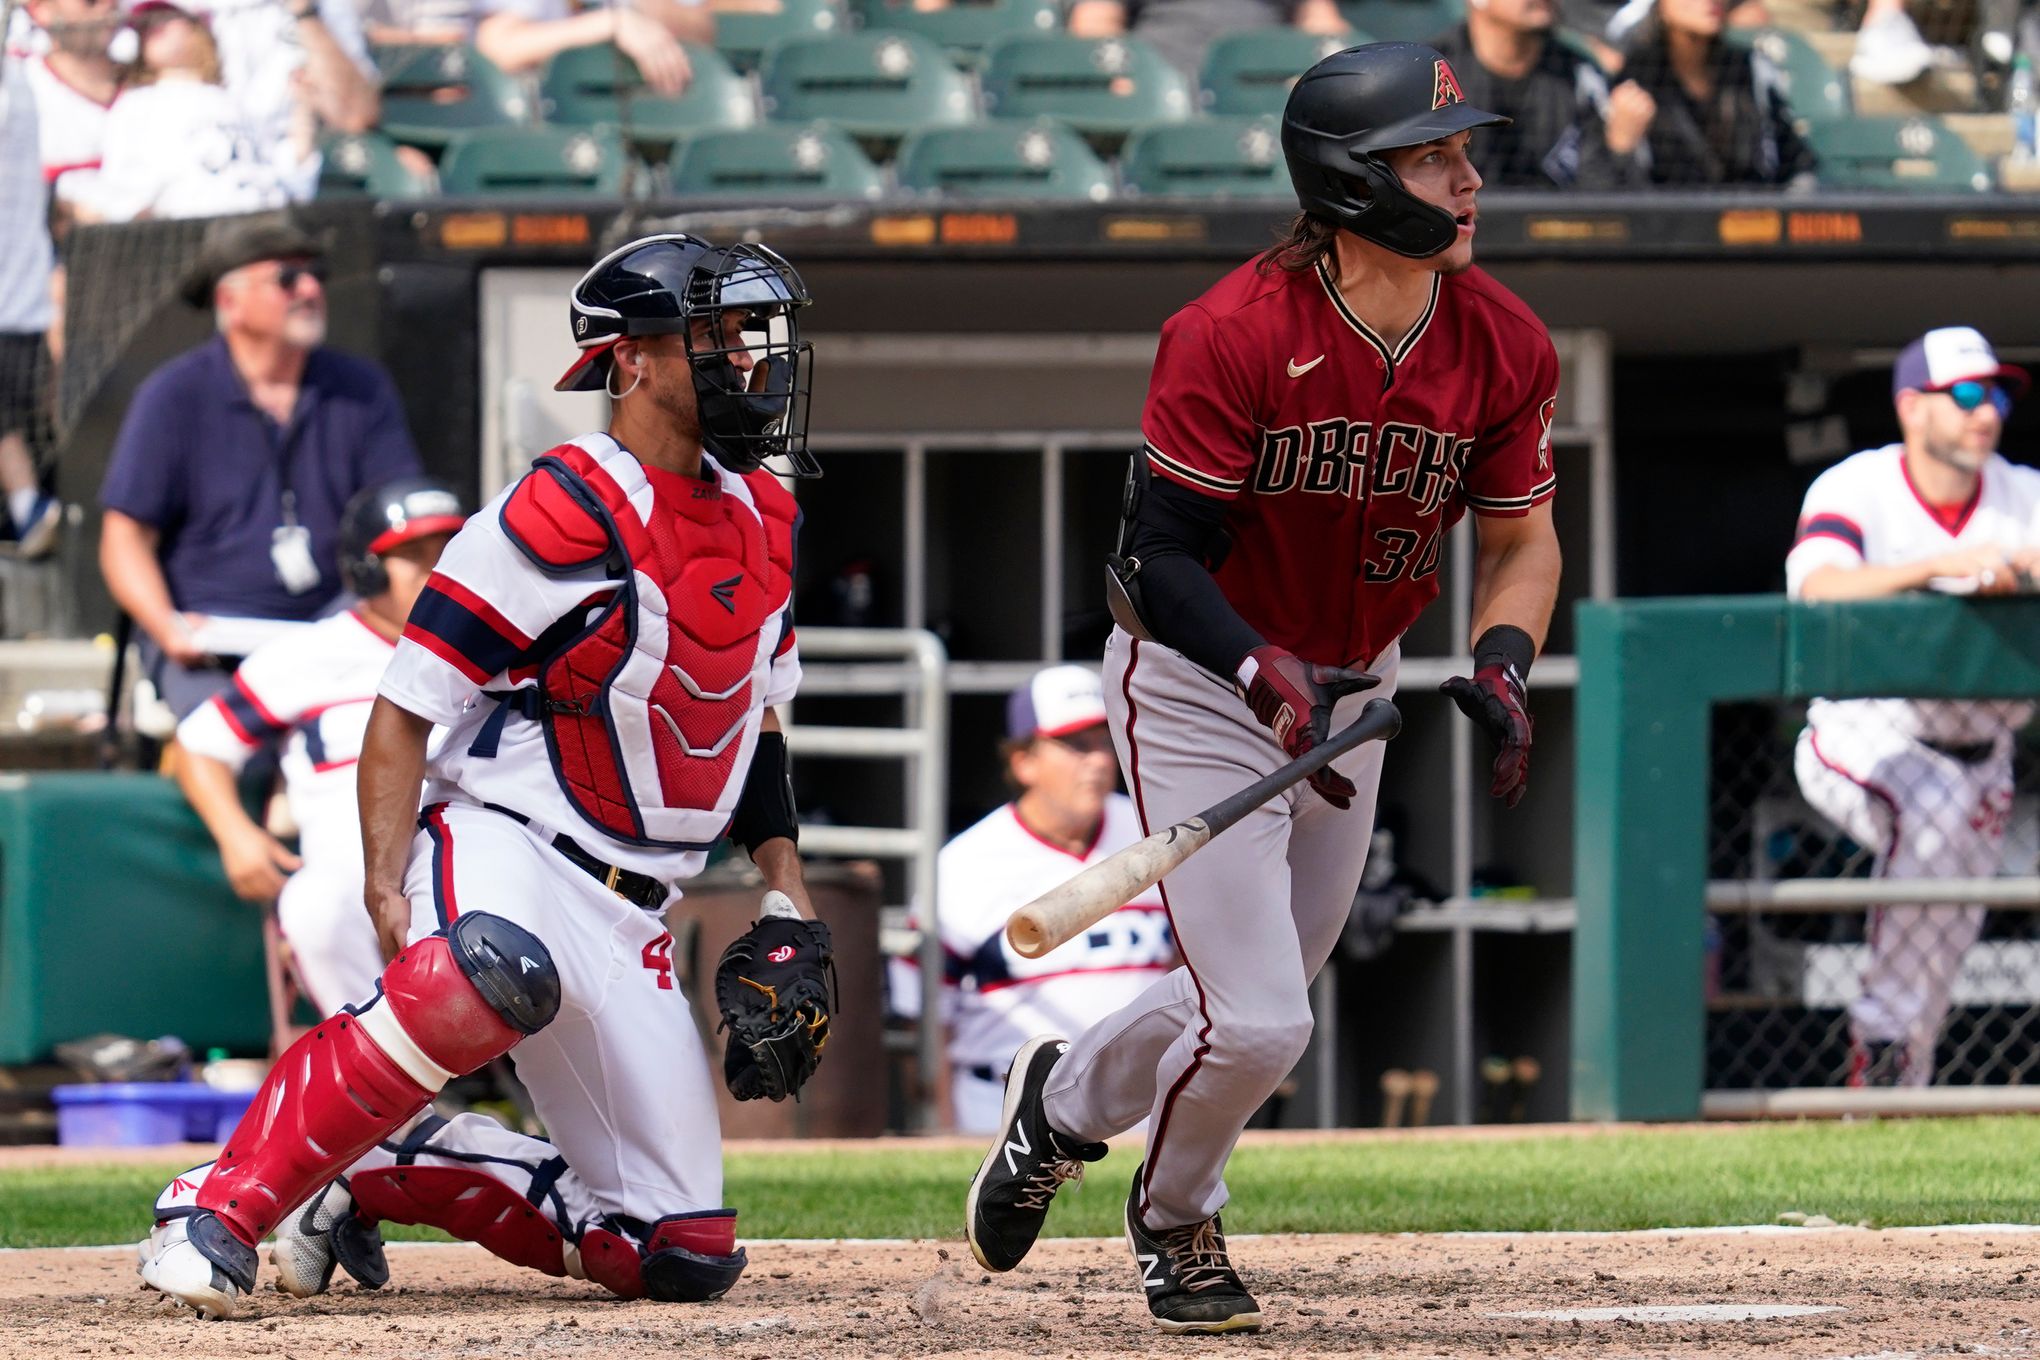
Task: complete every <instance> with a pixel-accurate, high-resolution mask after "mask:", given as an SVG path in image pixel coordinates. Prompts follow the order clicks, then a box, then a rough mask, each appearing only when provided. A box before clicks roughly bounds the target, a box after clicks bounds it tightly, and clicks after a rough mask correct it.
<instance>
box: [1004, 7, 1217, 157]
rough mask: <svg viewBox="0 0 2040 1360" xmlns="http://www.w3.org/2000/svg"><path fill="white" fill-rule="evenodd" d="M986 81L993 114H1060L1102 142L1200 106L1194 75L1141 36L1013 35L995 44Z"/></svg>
mask: <svg viewBox="0 0 2040 1360" xmlns="http://www.w3.org/2000/svg"><path fill="white" fill-rule="evenodd" d="M984 83H985V111H986V112H987V113H989V114H991V115H992V116H993V117H997V118H1059V119H1061V120H1062V121H1063V122H1065V123H1068V124H1069V125H1070V126H1071V127H1073V128H1075V129H1076V130H1077V131H1078V132H1081V133H1083V134H1084V136H1085V137H1086V138H1089V139H1090V140H1091V141H1092V143H1093V144H1094V145H1098V144H1101V143H1102V144H1105V145H1107V146H1110V145H1112V144H1115V143H1117V142H1119V141H1121V140H1123V139H1124V138H1125V137H1126V136H1127V134H1129V133H1131V132H1133V131H1134V130H1136V129H1138V128H1143V127H1148V126H1150V125H1152V124H1155V123H1180V122H1182V121H1183V120H1184V119H1186V118H1188V117H1189V116H1190V113H1191V109H1192V101H1191V98H1190V82H1188V81H1187V80H1185V79H1184V78H1183V76H1182V73H1181V72H1179V71H1177V70H1176V68H1175V67H1173V66H1171V65H1169V63H1168V62H1167V61H1165V60H1164V59H1163V57H1162V54H1161V53H1159V52H1157V51H1155V49H1154V48H1152V47H1150V46H1148V45H1147V44H1146V43H1144V42H1142V41H1140V40H1139V39H1138V38H1072V37H1069V36H1067V35H1065V34H1060V33H1055V34H1030V35H1028V36H1025V37H1018V38H1008V39H1006V40H1005V41H1004V42H1002V43H1000V44H999V45H998V46H997V47H994V48H993V49H992V51H991V54H990V57H989V59H988V60H987V63H986V67H985V75H984Z"/></svg>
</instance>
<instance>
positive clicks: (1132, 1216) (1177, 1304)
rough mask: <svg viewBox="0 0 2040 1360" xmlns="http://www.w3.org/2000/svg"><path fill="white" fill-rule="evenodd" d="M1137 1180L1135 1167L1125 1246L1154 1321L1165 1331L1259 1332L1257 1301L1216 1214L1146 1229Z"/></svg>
mask: <svg viewBox="0 0 2040 1360" xmlns="http://www.w3.org/2000/svg"><path fill="white" fill-rule="evenodd" d="M1140 1179H1141V1178H1140V1171H1139V1170H1138V1169H1136V1170H1135V1171H1134V1173H1133V1190H1132V1192H1131V1193H1130V1194H1128V1195H1127V1197H1126V1245H1127V1246H1128V1247H1129V1248H1130V1249H1131V1250H1132V1252H1133V1260H1134V1264H1136V1265H1138V1266H1139V1267H1140V1283H1141V1288H1142V1290H1143V1291H1144V1292H1145V1293H1146V1295H1147V1305H1148V1311H1149V1312H1150V1313H1153V1314H1154V1318H1155V1322H1156V1324H1157V1325H1158V1326H1160V1327H1161V1329H1162V1330H1163V1331H1165V1332H1190V1333H1207V1332H1257V1331H1259V1330H1260V1329H1261V1305H1260V1304H1258V1303H1256V1302H1254V1296H1253V1295H1252V1294H1249V1293H1248V1292H1247V1287H1246V1286H1245V1285H1243V1284H1241V1283H1240V1277H1239V1275H1238V1273H1237V1272H1235V1271H1234V1270H1233V1268H1232V1258H1231V1257H1230V1256H1229V1255H1227V1253H1226V1249H1225V1229H1224V1228H1223V1227H1222V1226H1220V1224H1219V1221H1218V1215H1217V1214H1213V1215H1212V1216H1211V1217H1210V1218H1206V1219H1201V1220H1199V1221H1198V1222H1196V1223H1186V1224H1184V1225H1183V1226H1182V1227H1180V1228H1162V1229H1159V1230H1157V1229H1151V1228H1149V1227H1148V1226H1147V1225H1146V1224H1145V1223H1143V1222H1141V1218H1140Z"/></svg>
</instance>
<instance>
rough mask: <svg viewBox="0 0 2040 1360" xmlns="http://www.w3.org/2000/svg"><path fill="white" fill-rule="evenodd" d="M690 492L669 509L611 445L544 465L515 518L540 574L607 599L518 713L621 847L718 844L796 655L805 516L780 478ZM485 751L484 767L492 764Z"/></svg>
mask: <svg viewBox="0 0 2040 1360" xmlns="http://www.w3.org/2000/svg"><path fill="white" fill-rule="evenodd" d="M711 471H712V472H713V473H714V479H713V480H701V481H688V482H686V483H684V484H682V486H683V488H684V495H685V499H682V500H679V501H678V503H675V500H674V499H673V498H672V497H670V496H669V497H667V498H666V499H664V500H657V499H655V497H654V494H653V488H652V484H651V482H650V481H649V480H648V479H647V477H646V475H645V469H644V468H643V466H642V465H640V464H639V463H638V461H637V459H635V458H633V457H632V456H631V455H630V454H629V453H628V452H626V451H624V450H623V449H622V448H621V447H620V446H618V445H617V444H616V443H615V441H614V440H611V439H609V438H608V437H607V436H604V435H589V436H585V437H583V438H581V439H579V440H576V441H574V442H573V443H569V444H562V445H560V446H559V447H558V448H556V449H554V450H552V451H551V452H550V453H548V454H546V455H545V456H544V457H542V458H540V459H539V460H538V461H537V462H536V463H535V464H534V465H533V467H532V470H531V471H530V472H529V473H527V474H526V475H525V478H524V480H523V481H522V482H521V483H519V484H518V487H517V489H516V490H515V491H514V492H512V493H511V495H510V498H509V499H508V500H507V501H505V502H504V505H503V511H502V524H503V528H504V531H505V532H506V533H507V534H508V535H509V537H510V540H511V542H513V543H515V544H516V545H517V547H518V548H519V549H520V550H521V551H522V552H523V553H524V554H525V556H526V557H528V558H529V559H530V560H531V561H532V562H533V563H534V564H535V565H536V566H537V567H538V568H539V569H540V570H541V571H543V572H545V573H547V574H548V575H553V576H569V575H574V574H580V573H588V572H591V571H595V570H597V569H599V570H600V571H601V573H602V575H603V576H604V577H606V578H608V579H609V580H613V581H620V582H621V584H620V586H619V587H618V588H617V589H615V590H614V591H609V590H608V589H607V588H606V587H605V588H604V589H603V590H602V591H600V592H597V593H596V594H594V595H593V596H591V598H590V599H589V601H588V602H587V603H586V604H585V605H584V606H583V607H581V608H577V609H575V610H573V611H571V612H570V613H569V614H568V615H567V617H565V618H563V619H561V620H560V622H559V623H557V624H555V625H554V626H553V628H551V629H549V630H548V631H547V632H546V633H545V634H544V635H543V636H541V637H540V638H539V639H538V640H537V641H536V642H535V643H534V644H533V645H532V648H531V651H530V652H529V653H527V655H526V657H525V658H524V659H522V660H521V661H520V663H519V665H517V666H515V667H513V668H512V669H511V672H510V674H511V678H512V679H513V680H517V681H522V680H524V679H525V678H527V677H529V678H531V679H533V680H535V681H536V685H535V686H526V685H523V684H520V685H519V687H518V688H516V689H514V690H511V691H510V692H509V693H508V694H503V695H498V696H497V698H498V699H499V702H500V703H501V704H502V708H500V709H499V710H498V714H497V716H496V717H495V718H492V719H491V721H490V723H489V724H487V725H485V727H484V729H483V733H482V736H481V737H479V738H478V739H477V741H476V744H475V747H474V748H471V754H476V755H485V754H493V752H494V745H495V738H494V735H493V734H494V732H500V730H501V722H500V719H501V718H502V717H506V716H507V715H508V713H510V712H518V713H522V714H524V715H525V716H527V717H533V718H536V719H537V720H538V721H539V722H540V723H541V724H542V725H543V726H544V729H545V740H546V750H547V752H548V754H549V755H550V756H551V758H552V765H553V771H554V773H555V774H556V775H557V776H558V778H559V781H560V787H561V788H562V789H563V790H564V791H565V792H566V795H567V798H568V800H569V801H570V802H572V803H573V805H574V807H575V809H576V810H578V811H579V812H580V813H581V815H582V816H584V817H586V818H587V819H588V820H589V821H590V822H592V823H594V824H595V825H596V826H598V827H601V828H602V829H603V830H604V831H606V832H607V833H608V834H609V835H611V836H613V837H615V838H616V839H617V840H620V841H625V842H628V843H631V844H635V845H645V846H652V847H657V848H660V849H688V850H700V849H706V848H708V847H709V846H711V845H713V844H714V843H715V842H716V841H717V840H719V839H721V837H722V835H723V832H724V831H725V829H726V828H727V827H728V825H729V820H730V816H731V814H732V812H733V811H734V810H735V807H736V802H737V796H738V794H739V793H740V792H741V791H742V789H743V784H744V773H745V771H746V770H748V769H749V767H750V763H751V755H752V752H753V751H754V750H755V749H756V747H757V742H758V731H759V727H760V725H761V723H762V722H763V720H764V696H765V689H766V680H767V675H768V672H769V670H770V668H771V665H772V660H773V658H774V657H775V656H776V655H778V654H779V653H781V652H783V651H784V650H785V649H786V648H787V647H789V646H791V645H792V641H793V638H792V631H793V619H792V613H791V610H790V609H789V608H788V606H789V604H790V597H791V593H792V572H793V540H794V533H795V529H796V528H797V526H798V522H799V508H798V506H797V505H796V503H795V502H794V499H793V497H792V496H791V495H789V494H787V492H786V491H785V490H784V489H783V488H782V487H780V485H779V484H778V483H777V482H776V481H774V480H773V479H772V477H771V475H770V474H768V473H763V472H754V473H751V474H749V475H748V476H744V477H738V476H736V475H734V474H732V473H729V472H724V471H721V470H720V469H711ZM484 743H486V744H487V746H488V748H489V749H488V750H486V751H485V750H483V749H482V747H483V745H484Z"/></svg>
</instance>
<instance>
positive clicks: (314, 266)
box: [276, 260, 326, 293]
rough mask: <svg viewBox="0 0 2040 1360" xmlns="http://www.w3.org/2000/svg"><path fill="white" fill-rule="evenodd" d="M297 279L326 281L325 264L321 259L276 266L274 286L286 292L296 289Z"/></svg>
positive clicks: (292, 291)
mask: <svg viewBox="0 0 2040 1360" xmlns="http://www.w3.org/2000/svg"><path fill="white" fill-rule="evenodd" d="M299 279H315V280H317V281H318V282H319V283H321V284H323V283H325V281H326V264H325V261H323V260H306V261H303V262H299V263H291V264H281V265H278V266H277V267H276V286H277V287H278V288H281V289H282V290H283V291H284V292H286V293H294V292H296V291H297V286H298V280H299Z"/></svg>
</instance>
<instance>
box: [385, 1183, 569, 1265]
mask: <svg viewBox="0 0 2040 1360" xmlns="http://www.w3.org/2000/svg"><path fill="white" fill-rule="evenodd" d="M347 1184H348V1188H349V1190H351V1191H352V1192H353V1195H354V1203H355V1206H356V1209H357V1211H358V1212H360V1213H361V1214H362V1215H364V1216H365V1217H368V1218H372V1219H378V1220H381V1221H383V1222H387V1223H425V1224H429V1225H431V1226H432V1227H435V1228H443V1229H444V1230H446V1231H447V1232H450V1233H452V1234H453V1235H454V1236H455V1237H458V1238H459V1239H460V1240H461V1241H463V1242H474V1243H478V1244H480V1245H481V1246H483V1247H485V1248H487V1249H488V1250H489V1251H490V1252H493V1253H494V1254H495V1255H497V1256H500V1257H502V1258H503V1259H504V1260H506V1261H508V1262H509V1263H510V1264H512V1265H515V1266H528V1267H530V1268H531V1269H533V1270H541V1271H544V1272H545V1273H546V1274H548V1275H564V1274H566V1273H567V1267H566V1264H565V1261H564V1260H563V1259H562V1256H561V1252H562V1250H563V1248H564V1246H565V1243H564V1240H563V1239H562V1237H561V1234H560V1230H559V1228H558V1226H557V1225H556V1224H554V1222H553V1221H552V1218H551V1217H550V1216H549V1215H547V1214H546V1213H544V1212H543V1211H541V1210H539V1209H537V1208H535V1207H534V1206H533V1205H532V1204H531V1202H530V1201H529V1200H527V1199H525V1198H524V1197H523V1196H522V1195H519V1194H518V1193H517V1192H516V1191H514V1190H512V1189H511V1188H510V1187H509V1186H507V1185H505V1184H503V1182H501V1181H499V1180H497V1179H495V1178H494V1177H492V1176H490V1175H487V1174H486V1173H484V1172H481V1171H471V1170H469V1169H468V1168H466V1167H459V1166H386V1167H379V1168H377V1169H376V1170H374V1171H357V1172H355V1173H354V1174H353V1175H352V1176H350V1177H348V1179H347Z"/></svg>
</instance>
